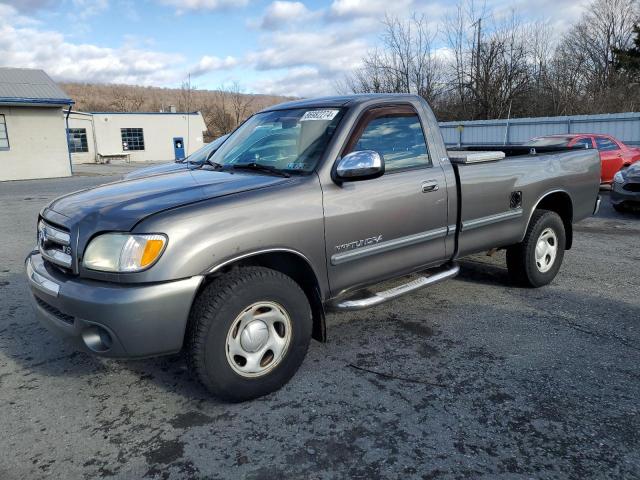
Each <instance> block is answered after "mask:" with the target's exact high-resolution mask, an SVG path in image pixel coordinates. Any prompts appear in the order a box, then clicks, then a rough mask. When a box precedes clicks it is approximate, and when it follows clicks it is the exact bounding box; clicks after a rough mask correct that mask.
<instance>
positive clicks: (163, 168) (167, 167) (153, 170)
mask: <svg viewBox="0 0 640 480" xmlns="http://www.w3.org/2000/svg"><path fill="white" fill-rule="evenodd" d="M186 169H187V164H186V162H185V163H181V162H171V163H163V164H161V165H153V166H151V167H144V168H139V169H138V170H134V171H133V172H130V173H127V174H126V175H125V176H124V179H125V180H131V179H133V178H142V177H149V176H151V175H159V174H161V173H170V172H176V171H179V170H186Z"/></svg>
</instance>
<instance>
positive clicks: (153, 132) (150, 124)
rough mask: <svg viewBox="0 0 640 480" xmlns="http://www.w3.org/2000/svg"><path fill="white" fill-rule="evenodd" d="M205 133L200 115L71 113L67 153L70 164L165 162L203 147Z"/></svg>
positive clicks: (194, 113) (169, 113) (170, 113)
mask: <svg viewBox="0 0 640 480" xmlns="http://www.w3.org/2000/svg"><path fill="white" fill-rule="evenodd" d="M205 131H206V126H205V123H204V120H203V119H202V115H201V114H200V112H192V113H174V112H166V113H156V112H150V113H138V112H133V113H119V112H94V113H83V112H71V115H70V116H69V150H70V152H71V158H72V160H73V163H93V162H103V161H112V160H124V161H132V162H147V161H168V160H175V159H179V158H184V157H185V156H186V155H190V154H191V153H193V152H194V151H196V150H198V149H199V148H200V147H202V145H203V140H202V138H203V133H204V132H205Z"/></svg>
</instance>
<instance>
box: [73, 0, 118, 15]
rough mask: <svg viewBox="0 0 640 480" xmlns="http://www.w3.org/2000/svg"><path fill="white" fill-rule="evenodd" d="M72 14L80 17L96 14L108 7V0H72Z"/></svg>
mask: <svg viewBox="0 0 640 480" xmlns="http://www.w3.org/2000/svg"><path fill="white" fill-rule="evenodd" d="M71 3H72V4H73V7H74V14H75V15H78V16H79V17H80V18H87V17H91V16H93V15H97V14H99V13H101V12H103V11H105V10H106V9H107V8H109V0H72V2H71Z"/></svg>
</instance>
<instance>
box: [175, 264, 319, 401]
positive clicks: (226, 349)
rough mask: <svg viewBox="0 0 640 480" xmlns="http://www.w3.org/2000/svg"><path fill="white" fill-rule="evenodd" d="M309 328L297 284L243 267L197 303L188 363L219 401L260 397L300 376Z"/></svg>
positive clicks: (207, 289)
mask: <svg viewBox="0 0 640 480" xmlns="http://www.w3.org/2000/svg"><path fill="white" fill-rule="evenodd" d="M256 320H259V321H257V322H256ZM312 327H313V322H312V317H311V307H310V306H309V301H308V300H307V297H306V295H305V294H304V292H303V291H302V289H301V288H300V286H299V285H298V284H297V283H296V282H295V281H293V280H292V279H291V278H290V277H288V276H286V275H284V274H283V273H280V272H278V271H275V270H270V269H268V268H262V267H241V268H238V269H237V270H234V271H232V272H230V273H228V274H226V275H224V276H222V277H220V278H218V279H216V280H214V281H213V282H212V283H210V284H209V285H207V286H206V287H205V288H204V290H203V291H202V292H201V293H200V294H199V296H198V297H197V298H196V300H195V302H194V305H193V307H192V309H191V314H190V318H189V326H188V330H187V336H186V354H187V362H188V364H189V367H190V369H191V371H192V372H193V373H195V375H196V377H197V378H198V379H199V380H200V382H201V383H202V384H203V385H204V386H205V387H206V388H207V389H208V390H209V391H210V392H211V393H212V394H214V395H215V396H217V397H219V398H221V399H224V400H228V401H233V402H240V401H244V400H250V399H253V398H257V397H261V396H263V395H266V394H268V393H271V392H273V391H275V390H278V389H279V388H280V387H282V386H283V385H284V384H286V383H287V382H288V381H289V379H290V378H291V377H292V376H293V375H294V373H295V372H296V371H297V370H298V367H300V365H301V364H302V361H303V360H304V357H305V355H306V354H307V349H308V347H309V342H310V340H311V332H312ZM265 332H266V333H265ZM265 335H266V337H265ZM271 345H273V347H271ZM283 345H284V346H283ZM245 349H246V350H245ZM265 349H266V350H265ZM236 353H237V354H236ZM243 363H244V364H243Z"/></svg>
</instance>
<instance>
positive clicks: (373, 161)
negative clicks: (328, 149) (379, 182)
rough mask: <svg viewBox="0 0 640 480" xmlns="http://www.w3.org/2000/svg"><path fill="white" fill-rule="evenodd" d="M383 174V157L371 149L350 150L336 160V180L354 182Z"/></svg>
mask: <svg viewBox="0 0 640 480" xmlns="http://www.w3.org/2000/svg"><path fill="white" fill-rule="evenodd" d="M383 174H384V159H383V158H382V155H380V154H379V153H378V152H374V151H373V150H362V151H360V152H351V153H349V154H348V155H345V156H344V157H343V158H341V159H340V160H339V161H338V166H337V167H336V173H335V176H336V177H337V180H338V181H342V182H355V181H358V180H369V179H371V178H378V177H380V176H381V175H383Z"/></svg>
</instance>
